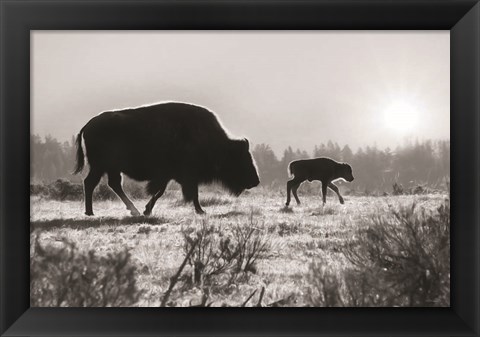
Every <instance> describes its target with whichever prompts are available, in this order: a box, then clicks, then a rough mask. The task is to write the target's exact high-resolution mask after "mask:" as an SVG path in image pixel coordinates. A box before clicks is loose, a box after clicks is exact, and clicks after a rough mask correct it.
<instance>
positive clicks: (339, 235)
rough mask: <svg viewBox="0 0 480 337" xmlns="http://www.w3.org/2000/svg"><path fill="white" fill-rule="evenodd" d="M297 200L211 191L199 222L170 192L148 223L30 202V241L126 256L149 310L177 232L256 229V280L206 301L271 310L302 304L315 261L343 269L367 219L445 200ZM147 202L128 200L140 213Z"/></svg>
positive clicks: (194, 292) (104, 207) (179, 298)
mask: <svg viewBox="0 0 480 337" xmlns="http://www.w3.org/2000/svg"><path fill="white" fill-rule="evenodd" d="M299 197H300V199H301V201H302V204H301V205H296V204H295V201H293V204H292V205H291V206H290V207H289V208H285V207H284V203H285V192H283V191H269V190H265V189H261V188H258V189H256V190H252V191H251V192H250V191H247V192H246V193H244V194H242V195H241V196H240V197H239V198H235V197H231V196H229V195H228V194H226V193H225V192H224V191H222V190H220V189H219V190H211V189H210V190H208V191H201V192H200V202H201V204H202V205H203V206H204V210H205V211H206V212H207V214H206V215H202V216H199V215H196V214H195V212H194V209H193V205H191V204H184V203H182V202H181V195H180V192H179V191H174V190H172V191H167V193H166V195H165V196H164V197H162V198H161V199H159V201H158V202H157V204H156V206H155V208H154V210H153V214H152V216H150V217H132V216H130V215H129V212H128V211H127V210H126V209H125V206H124V205H123V204H122V203H121V202H120V201H117V200H115V201H98V200H97V201H94V205H93V207H94V212H95V216H93V217H87V216H85V215H83V212H84V209H83V202H81V201H54V200H45V199H42V198H38V197H32V198H31V226H32V239H33V237H34V236H38V237H39V239H40V242H41V243H42V244H61V241H62V239H63V238H67V239H68V240H70V241H71V242H74V243H75V244H76V245H77V247H78V248H79V250H80V251H89V250H93V251H95V252H96V253H97V254H107V253H110V252H117V251H120V250H122V249H124V248H128V249H130V252H131V254H132V260H133V262H134V263H135V264H136V266H137V275H136V276H137V286H138V288H139V289H141V290H143V291H144V292H143V294H142V297H141V299H140V301H139V302H138V303H137V305H138V306H147V307H148V306H153V307H155V306H158V305H159V304H160V301H161V298H162V296H163V294H164V292H165V291H166V289H167V288H168V285H169V280H170V278H171V277H172V276H173V275H174V274H175V273H176V271H177V270H178V267H179V265H180V264H181V263H182V261H183V259H184V257H185V249H184V243H185V239H184V235H183V233H182V232H185V231H187V232H188V231H189V230H190V231H192V230H193V229H198V228H199V227H200V226H201V225H202V223H205V222H206V223H208V224H209V225H216V226H219V227H220V228H221V230H222V231H225V233H228V232H231V231H232V229H233V228H234V227H236V226H254V227H256V228H257V229H258V231H259V232H261V233H262V234H263V235H264V237H265V238H266V239H267V240H268V242H269V244H270V249H269V251H268V253H267V254H266V256H265V258H264V259H262V260H260V261H258V263H257V265H256V272H255V273H248V274H246V277H244V278H243V279H242V280H239V281H238V282H235V283H234V284H231V285H229V286H228V289H227V288H224V289H221V287H219V288H217V290H212V292H211V293H210V301H211V302H213V305H214V306H217V305H224V304H227V305H235V304H237V305H238V304H239V303H242V302H243V301H244V300H245V299H246V298H247V297H248V296H249V295H250V294H251V293H252V292H253V291H255V290H260V289H261V288H262V287H264V288H265V293H264V297H263V300H262V303H263V304H269V303H273V302H275V301H279V300H282V299H286V298H289V297H291V298H292V297H293V298H301V295H302V294H303V293H304V292H305V291H306V289H307V287H308V284H306V281H305V275H306V274H307V273H308V268H309V266H310V264H311V263H312V262H313V261H316V260H319V259H321V260H322V261H324V263H326V264H328V266H329V267H331V268H333V270H342V269H343V268H346V267H348V261H347V260H346V258H345V257H344V255H343V254H342V253H341V248H342V247H343V246H344V245H345V243H346V242H348V241H349V240H354V239H355V234H356V232H357V230H359V229H361V228H363V227H366V226H368V225H369V223H371V218H372V216H373V215H375V214H377V215H379V214H380V215H381V214H389V212H388V211H389V209H390V208H392V207H393V208H398V207H401V206H402V205H405V206H408V205H411V204H412V203H413V202H415V203H416V204H417V208H419V209H422V208H424V209H427V210H434V209H436V208H437V207H438V206H439V205H440V204H441V203H442V201H443V200H444V199H445V198H446V195H444V194H431V195H406V196H383V197H360V196H345V204H344V205H341V204H340V203H339V202H338V199H337V198H336V196H335V195H334V194H333V193H331V192H330V193H329V196H328V199H327V204H326V206H322V205H321V197H320V195H315V194H311V195H302V193H301V190H300V191H299ZM146 202H147V200H134V203H135V204H136V205H137V208H138V209H139V210H143V207H144V205H145V204H146ZM185 273H187V274H188V268H187V269H186V270H185ZM219 289H221V290H219ZM258 294H259V291H257V295H255V298H257V297H258ZM201 297H202V293H201V290H200V289H199V288H197V287H192V288H190V289H188V290H185V291H184V292H183V293H180V291H177V292H176V293H175V294H172V300H173V301H175V304H176V305H179V306H182V305H191V304H192V303H193V304H195V303H196V302H199V301H200V299H201ZM301 304H302V303H296V302H295V301H294V302H293V305H301Z"/></svg>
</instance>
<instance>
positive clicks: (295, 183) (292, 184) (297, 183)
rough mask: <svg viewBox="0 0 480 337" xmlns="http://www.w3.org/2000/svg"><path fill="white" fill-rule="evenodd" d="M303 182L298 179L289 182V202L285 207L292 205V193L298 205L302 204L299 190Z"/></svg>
mask: <svg viewBox="0 0 480 337" xmlns="http://www.w3.org/2000/svg"><path fill="white" fill-rule="evenodd" d="M302 182H303V180H300V179H298V178H293V179H292V180H289V181H288V182H287V202H286V203H285V206H288V205H290V192H293V196H294V197H295V200H296V201H297V204H300V199H298V195H297V189H298V187H299V186H300V184H301V183H302Z"/></svg>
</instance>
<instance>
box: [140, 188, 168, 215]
mask: <svg viewBox="0 0 480 337" xmlns="http://www.w3.org/2000/svg"><path fill="white" fill-rule="evenodd" d="M167 184H168V182H165V183H163V182H162V184H161V185H159V186H158V191H157V193H155V194H154V195H153V197H152V198H151V199H150V201H149V202H148V203H147V205H146V206H145V211H143V214H144V215H150V214H152V209H153V206H155V203H156V202H157V200H158V198H160V197H161V196H162V195H163V193H165V189H166V188H167Z"/></svg>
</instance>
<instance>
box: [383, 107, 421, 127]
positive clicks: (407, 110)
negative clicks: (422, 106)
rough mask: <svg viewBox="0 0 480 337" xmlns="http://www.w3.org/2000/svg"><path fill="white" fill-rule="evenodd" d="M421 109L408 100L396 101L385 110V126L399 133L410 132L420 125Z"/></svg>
mask: <svg viewBox="0 0 480 337" xmlns="http://www.w3.org/2000/svg"><path fill="white" fill-rule="evenodd" d="M418 118H419V109H418V108H417V107H416V106H415V105H414V104H412V103H411V102H407V101H401V100H399V101H395V102H392V103H391V104H390V106H388V107H387V108H386V109H385V110H384V123H385V126H386V127H387V128H388V129H390V130H392V131H395V132H397V133H401V134H408V133H410V132H413V131H415V129H416V128H417V127H418Z"/></svg>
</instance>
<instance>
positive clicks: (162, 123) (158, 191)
mask: <svg viewBox="0 0 480 337" xmlns="http://www.w3.org/2000/svg"><path fill="white" fill-rule="evenodd" d="M82 138H83V141H84V146H85V150H86V157H87V159H88V164H89V166H90V170H89V173H88V175H87V176H86V178H85V179H84V193H85V214H86V215H93V210H92V194H93V190H94V189H95V187H96V186H97V184H98V182H99V181H100V179H101V177H102V176H103V175H104V174H105V173H106V174H107V175H108V185H109V186H110V187H111V189H112V190H113V191H114V192H115V193H116V194H117V195H118V196H119V197H120V199H121V200H122V201H123V202H124V203H125V205H126V206H127V209H128V210H130V212H131V214H132V215H139V214H140V213H139V211H138V210H137V209H136V208H135V206H134V204H133V203H132V201H131V200H130V199H129V198H128V197H127V195H126V194H125V192H124V191H123V189H122V179H121V173H124V174H126V175H128V176H129V177H131V178H132V179H135V180H137V181H148V184H147V192H148V193H149V194H150V195H152V197H151V199H150V201H149V202H148V203H147V205H146V206H145V211H144V212H143V214H144V215H149V214H151V212H152V209H153V207H154V205H155V202H156V201H157V199H158V198H160V197H161V196H162V194H163V193H164V192H165V189H166V187H167V185H168V183H169V182H170V181H171V180H175V181H177V182H178V183H179V184H180V185H181V187H182V192H183V197H184V200H185V201H193V205H194V206H195V211H196V212H197V213H199V214H201V213H204V211H203V209H202V207H201V206H200V203H199V201H198V186H199V184H207V183H211V182H219V183H220V184H222V185H223V186H224V187H225V188H226V189H227V190H228V191H229V192H230V193H232V194H233V195H236V196H238V195H240V194H241V193H242V192H243V191H244V190H245V189H250V188H252V187H255V186H257V185H258V184H259V182H260V181H259V178H258V174H257V169H256V166H255V163H254V160H253V158H252V155H251V153H250V151H249V142H248V140H247V139H246V138H244V139H233V138H231V137H230V136H229V135H228V134H227V131H226V130H225V129H224V128H223V127H222V125H221V124H220V122H219V120H218V119H217V117H216V116H215V114H214V113H212V112H211V111H209V110H207V109H206V108H204V107H200V106H196V105H192V104H187V103H179V102H168V103H160V104H155V105H149V106H141V107H137V108H128V109H124V110H113V111H106V112H103V113H101V114H99V115H98V116H96V117H94V118H92V119H91V120H90V121H89V122H88V123H87V124H86V125H85V126H84V127H83V128H82V129H81V130H80V132H79V134H78V136H77V139H76V144H77V155H76V156H77V164H76V169H75V173H79V172H81V171H82V169H83V167H84V165H85V159H84V152H83V148H82Z"/></svg>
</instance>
